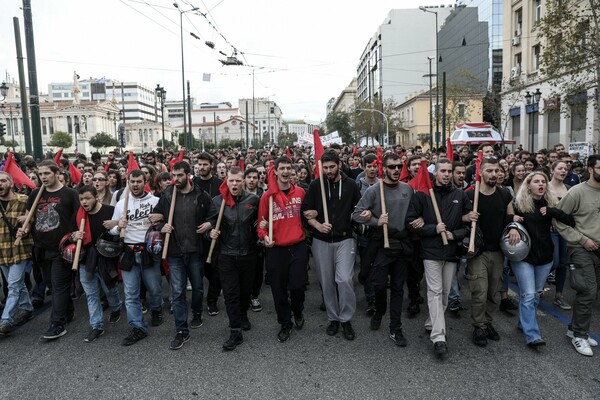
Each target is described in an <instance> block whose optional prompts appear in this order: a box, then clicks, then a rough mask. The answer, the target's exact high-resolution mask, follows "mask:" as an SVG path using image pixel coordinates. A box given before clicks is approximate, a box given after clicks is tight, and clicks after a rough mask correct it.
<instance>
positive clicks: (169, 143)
mask: <svg viewBox="0 0 600 400" xmlns="http://www.w3.org/2000/svg"><path fill="white" fill-rule="evenodd" d="M156 145H157V146H158V147H161V148H163V149H166V150H171V151H175V150H176V149H175V142H172V141H170V140H167V139H165V145H164V146H163V142H162V139H160V140H159V141H158V142H156Z"/></svg>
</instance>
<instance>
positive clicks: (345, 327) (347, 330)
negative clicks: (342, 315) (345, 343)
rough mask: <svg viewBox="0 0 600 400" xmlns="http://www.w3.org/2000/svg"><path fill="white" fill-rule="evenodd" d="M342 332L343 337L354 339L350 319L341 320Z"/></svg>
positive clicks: (354, 335) (354, 334) (354, 333)
mask: <svg viewBox="0 0 600 400" xmlns="http://www.w3.org/2000/svg"><path fill="white" fill-rule="evenodd" d="M341 325H342V332H343V333H344V338H345V339H346V340H354V338H355V337H356V332H354V328H352V323H351V322H350V321H347V322H342V323H341Z"/></svg>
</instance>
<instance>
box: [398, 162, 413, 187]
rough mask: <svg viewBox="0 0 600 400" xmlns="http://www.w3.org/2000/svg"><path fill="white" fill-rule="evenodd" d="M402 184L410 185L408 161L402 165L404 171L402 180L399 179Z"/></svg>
mask: <svg viewBox="0 0 600 400" xmlns="http://www.w3.org/2000/svg"><path fill="white" fill-rule="evenodd" d="M398 180H399V181H400V182H404V183H408V181H409V180H410V172H409V171H408V159H406V161H404V164H402V171H401V172H400V178H399V179H398Z"/></svg>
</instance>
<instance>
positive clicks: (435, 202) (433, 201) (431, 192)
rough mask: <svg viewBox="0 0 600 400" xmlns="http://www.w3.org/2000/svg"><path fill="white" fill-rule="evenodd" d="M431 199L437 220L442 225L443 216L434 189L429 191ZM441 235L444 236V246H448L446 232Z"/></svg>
mask: <svg viewBox="0 0 600 400" xmlns="http://www.w3.org/2000/svg"><path fill="white" fill-rule="evenodd" d="M429 197H431V203H432V204H433V212H435V219H436V220H437V223H438V224H441V223H442V215H441V214H440V209H439V207H438V204H437V200H436V198H435V193H434V192H433V189H429ZM440 235H442V242H444V246H447V245H448V237H446V232H440Z"/></svg>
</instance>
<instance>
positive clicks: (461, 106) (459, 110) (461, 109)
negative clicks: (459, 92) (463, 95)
mask: <svg viewBox="0 0 600 400" xmlns="http://www.w3.org/2000/svg"><path fill="white" fill-rule="evenodd" d="M456 114H457V116H458V118H459V119H466V118H467V105H466V104H465V103H458V104H457V105H456Z"/></svg>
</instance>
